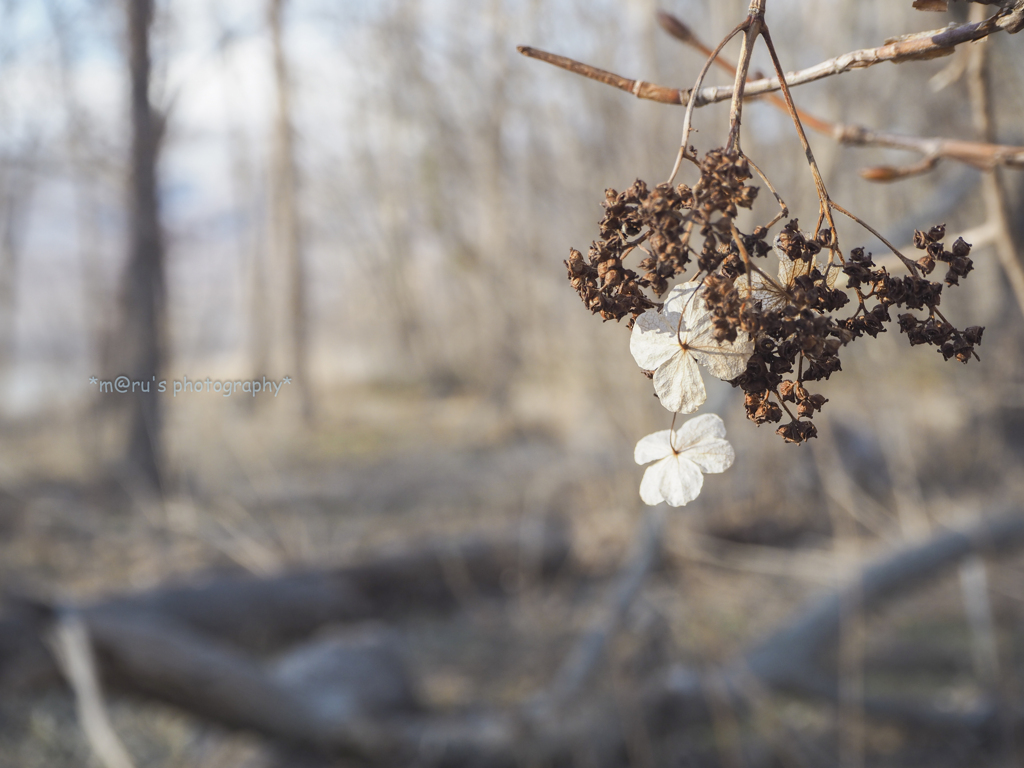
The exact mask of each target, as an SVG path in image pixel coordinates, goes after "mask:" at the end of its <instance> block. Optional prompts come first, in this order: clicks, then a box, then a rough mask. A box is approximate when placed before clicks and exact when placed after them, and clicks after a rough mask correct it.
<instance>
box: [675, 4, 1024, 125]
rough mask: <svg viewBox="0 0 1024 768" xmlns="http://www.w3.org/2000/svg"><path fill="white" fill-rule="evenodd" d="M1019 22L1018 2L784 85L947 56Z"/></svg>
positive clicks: (712, 95)
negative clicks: (857, 70)
mask: <svg viewBox="0 0 1024 768" xmlns="http://www.w3.org/2000/svg"><path fill="white" fill-rule="evenodd" d="M1022 21H1024V0H1018V1H1017V2H1016V3H1015V4H1014V6H1013V8H1012V10H1011V9H1002V10H1000V11H998V12H997V13H995V14H994V15H993V16H990V17H989V18H987V19H985V20H984V21H981V22H977V23H967V24H960V25H956V26H952V27H949V28H947V29H935V30H931V31H929V32H918V33H915V34H912V35H902V36H900V37H898V38H895V39H893V40H890V41H887V42H886V43H885V44H884V45H880V46H878V47H877V48H862V49H860V50H857V51H851V52H849V53H844V54H843V55H841V56H836V57H834V58H831V59H828V60H826V61H823V62H820V63H819V64H815V65H814V66H812V67H808V68H806V69H801V70H798V71H796V72H787V73H785V78H786V84H787V85H789V86H790V87H793V86H796V85H803V84H805V83H813V82H814V81H815V80H821V79H823V78H826V77H831V76H832V75H839V74H842V73H843V72H849V71H850V70H851V69H866V68H867V67H872V66H874V65H875V64H881V63H882V62H886V61H889V62H892V63H893V64H901V63H903V62H905V61H920V60H925V59H934V58H938V57H940V56H948V55H949V54H951V53H952V52H953V51H954V49H955V48H956V46H958V45H960V44H962V43H969V42H972V41H974V40H981V39H982V38H985V37H988V36H989V35H991V34H993V33H994V32H998V31H1000V30H1002V29H1005V30H1007V31H1008V32H1010V33H1011V34H1012V33H1013V32H1016V31H1019V29H1020V28H1021V27H1020V25H1021V23H1022ZM781 87H782V86H781V84H780V82H779V77H778V76H776V77H769V78H764V79H762V80H754V81H752V82H748V83H747V84H746V85H745V86H744V89H743V90H744V93H745V94H746V96H747V98H750V97H752V96H759V95H761V94H765V93H771V92H772V91H777V90H780V88H781ZM732 91H733V89H732V88H731V87H729V86H722V87H709V88H703V89H701V90H700V91H699V92H698V94H697V96H696V106H698V107H703V106H705V105H706V104H712V103H714V102H718V101H726V100H729V99H731V98H732ZM687 95H689V94H687Z"/></svg>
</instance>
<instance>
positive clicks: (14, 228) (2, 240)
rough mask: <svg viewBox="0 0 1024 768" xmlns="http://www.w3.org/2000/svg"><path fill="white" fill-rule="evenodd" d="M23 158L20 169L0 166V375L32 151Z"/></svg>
mask: <svg viewBox="0 0 1024 768" xmlns="http://www.w3.org/2000/svg"><path fill="white" fill-rule="evenodd" d="M25 158H26V159H25V160H24V164H23V165H22V167H20V168H19V167H16V166H15V164H14V163H13V162H4V163H0V372H6V371H7V370H9V368H10V367H11V364H12V362H13V360H14V353H15V320H16V314H17V313H16V309H17V294H18V290H17V285H18V265H19V262H20V261H21V241H22V238H23V236H24V232H25V229H26V224H27V223H28V215H27V212H28V208H29V200H30V198H31V196H32V186H33V181H34V177H35V173H34V169H33V166H34V164H35V148H34V147H31V148H29V149H28V150H27V151H26V152H25Z"/></svg>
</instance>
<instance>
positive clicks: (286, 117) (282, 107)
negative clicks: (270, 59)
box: [267, 0, 313, 423]
mask: <svg viewBox="0 0 1024 768" xmlns="http://www.w3.org/2000/svg"><path fill="white" fill-rule="evenodd" d="M285 2H286V0H270V4H269V6H268V8H267V20H268V24H269V26H270V36H271V41H272V44H273V49H274V80H275V85H276V87H277V114H276V116H275V119H274V150H273V151H274V159H273V168H272V172H271V189H270V206H271V235H272V237H271V242H272V243H273V244H274V251H273V253H274V257H275V260H276V261H277V264H278V266H279V267H281V268H283V271H284V273H285V283H284V284H285V285H287V286H288V288H287V291H288V295H287V303H286V308H285V312H284V313H283V320H284V328H286V329H287V330H286V332H285V333H284V334H282V336H283V337H284V338H283V340H284V343H285V345H286V347H287V349H288V350H289V353H288V354H286V355H284V359H285V360H287V362H288V364H289V365H290V366H291V367H292V370H291V371H290V372H289V373H290V374H291V376H292V377H293V378H294V380H295V384H296V385H297V386H298V388H299V397H300V398H301V407H302V416H303V418H304V419H305V420H306V422H307V423H309V422H311V421H312V417H313V402H312V397H311V393H310V387H309V375H308V372H309V366H308V361H309V332H308V327H309V319H308V309H307V306H306V304H307V302H306V283H305V264H304V259H303V237H302V224H301V221H300V220H299V206H298V199H297V196H298V187H299V179H298V164H297V162H296V158H295V130H294V128H293V123H292V87H291V78H290V76H289V72H288V59H287V57H286V56H285V50H284V40H283V34H282V16H283V14H284V7H285Z"/></svg>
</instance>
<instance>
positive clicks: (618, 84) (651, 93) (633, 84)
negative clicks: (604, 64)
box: [516, 45, 689, 105]
mask: <svg viewBox="0 0 1024 768" xmlns="http://www.w3.org/2000/svg"><path fill="white" fill-rule="evenodd" d="M516 50H517V51H519V52H520V53H521V54H523V56H527V57H529V58H531V59H537V60H538V61H544V62H547V63H548V64H553V65H554V66H556V67H560V68H561V69H564V70H567V71H569V72H574V73H576V74H577V75H582V76H583V77H586V78H588V79H589V80H597V81H598V82H599V83H604V84H605V85H610V86H612V87H614V88H618V89H619V90H621V91H625V92H626V93H631V94H633V95H634V96H636V97H637V98H638V99H649V100H650V101H658V102H661V103H662V104H677V105H681V104H685V103H686V101H685V99H686V97H687V94H688V93H689V92H688V91H680V90H679V89H678V88H666V87H664V86H661V85H655V84H654V83H648V82H645V81H643V80H630V79H629V78H628V77H622V76H621V75H616V74H615V73H613V72H608V71H606V70H603V69H598V68H597V67H592V66H590V65H589V64H583V63H582V62H579V61H576V60H575V59H570V58H568V57H567V56H559V55H558V54H556V53H548V52H547V51H542V50H540V49H539V48H531V47H530V46H528V45H520V46H517V47H516Z"/></svg>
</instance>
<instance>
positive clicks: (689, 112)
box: [668, 19, 749, 184]
mask: <svg viewBox="0 0 1024 768" xmlns="http://www.w3.org/2000/svg"><path fill="white" fill-rule="evenodd" d="M748 22H749V19H744V20H743V21H742V22H741V23H739V24H737V25H736V27H735V28H734V29H733V30H732V32H730V33H729V34H728V35H726V36H725V38H724V39H723V40H722V42H720V43H719V44H718V47H717V48H715V50H714V51H712V52H711V55H710V56H709V57H708V59H707V61H705V62H704V66H703V67H701V70H700V74H699V75H697V83H696V84H695V85H694V86H693V89H692V90H691V91H690V100H689V101H688V102H687V104H686V115H684V117H683V138H682V140H680V142H679V154H677V155H676V162H675V164H674V165H673V166H672V173H671V174H669V177H668V183H669V184H671V183H672V182H673V181H675V178H676V174H677V173H679V166H680V165H682V163H683V158H684V157H687V152H686V147H687V145H688V144H689V142H690V122H691V120H692V119H693V110H694V107H695V106H696V96H697V92H698V91H699V90H700V85H701V83H703V82H704V78H705V77H706V76H707V74H708V70H709V69H711V65H712V64H713V63H714V61H715V59H716V58H718V54H719V53H721V52H722V49H723V48H724V47H725V46H726V44H727V43H728V42H729V41H730V40H732V39H733V38H734V37H736V35H738V34H739V33H740V32H742V31H743V29H744V28H745V27H746V25H747V23H748ZM695 162H696V161H695Z"/></svg>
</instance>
